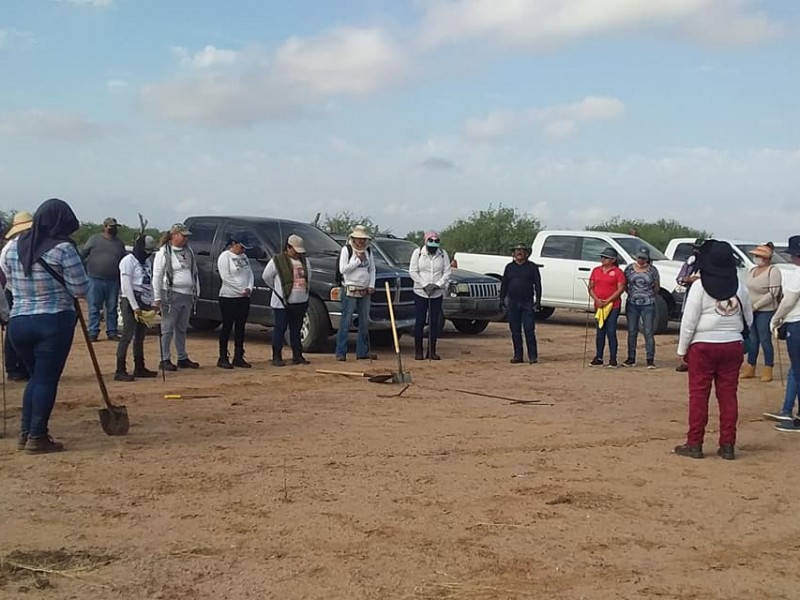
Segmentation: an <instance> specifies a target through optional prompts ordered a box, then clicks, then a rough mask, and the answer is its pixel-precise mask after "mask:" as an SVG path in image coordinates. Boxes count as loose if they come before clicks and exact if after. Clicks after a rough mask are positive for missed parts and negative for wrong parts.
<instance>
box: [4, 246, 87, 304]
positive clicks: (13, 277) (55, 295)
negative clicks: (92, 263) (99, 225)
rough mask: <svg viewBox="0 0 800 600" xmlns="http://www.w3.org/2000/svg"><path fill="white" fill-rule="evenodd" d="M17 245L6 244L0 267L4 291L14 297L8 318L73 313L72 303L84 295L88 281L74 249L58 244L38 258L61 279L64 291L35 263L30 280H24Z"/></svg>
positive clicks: (28, 278)
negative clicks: (5, 284) (68, 311)
mask: <svg viewBox="0 0 800 600" xmlns="http://www.w3.org/2000/svg"><path fill="white" fill-rule="evenodd" d="M17 241H18V240H16V239H15V240H12V241H11V242H9V248H8V250H7V251H6V253H5V255H4V257H3V264H2V269H3V272H5V274H6V277H7V278H8V284H7V287H8V289H9V290H11V294H12V295H13V297H14V305H13V306H12V307H11V318H12V319H13V318H14V317H20V316H24V315H40V314H53V313H59V312H64V311H67V310H75V306H74V299H75V298H81V297H83V296H85V295H86V289H87V286H88V281H89V280H88V278H87V277H86V270H85V269H84V268H83V263H82V262H81V257H80V255H79V254H78V251H77V250H76V249H75V246H74V245H72V244H70V243H69V242H61V243H60V244H58V245H56V246H54V247H53V248H51V249H50V250H48V251H47V252H45V253H44V255H43V256H42V258H43V259H44V261H45V262H46V263H47V264H48V265H50V266H51V267H52V268H53V270H54V271H55V272H56V273H58V274H59V275H61V276H62V277H63V278H64V281H65V282H66V284H67V288H66V289H65V288H64V286H63V285H61V284H60V283H59V282H58V281H56V279H55V278H54V277H53V276H52V275H50V273H48V272H47V271H45V270H44V268H43V267H42V266H41V265H40V264H38V263H37V262H35V263H33V268H32V269H31V275H30V277H28V276H26V275H25V272H24V271H23V270H22V262H21V261H20V259H19V250H18V248H17Z"/></svg>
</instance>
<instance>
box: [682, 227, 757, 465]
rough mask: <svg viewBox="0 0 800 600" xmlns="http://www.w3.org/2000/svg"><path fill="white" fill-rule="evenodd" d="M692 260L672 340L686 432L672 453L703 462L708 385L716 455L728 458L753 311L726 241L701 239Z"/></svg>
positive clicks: (736, 417)
mask: <svg viewBox="0 0 800 600" xmlns="http://www.w3.org/2000/svg"><path fill="white" fill-rule="evenodd" d="M697 260H698V264H699V269H700V281H699V283H695V284H694V285H693V286H692V287H691V288H689V293H688V294H687V297H686V303H685V305H684V312H683V318H682V319H681V335H680V340H679V341H678V356H679V357H680V359H681V361H683V362H684V363H686V364H688V366H689V431H688V433H687V435H686V443H685V444H683V445H681V446H677V447H676V448H675V454H678V455H680V456H688V457H690V458H703V438H704V436H705V430H706V425H707V424H708V398H709V396H710V394H711V384H712V382H713V383H714V387H715V391H716V395H717V402H718V403H719V449H718V450H717V454H718V455H719V456H721V457H722V458H724V459H726V460H733V459H734V458H735V453H734V446H735V444H736V423H737V420H738V418H739V403H738V399H737V397H736V393H737V390H738V385H739V368H740V367H741V366H742V360H743V357H744V344H743V340H744V336H743V333H744V332H747V331H748V330H749V327H750V325H751V324H752V322H753V307H752V304H751V303H750V297H749V296H748V295H747V289H746V288H745V287H744V286H743V285H741V284H740V283H739V279H738V277H737V272H736V259H735V258H734V256H733V251H732V250H731V247H730V246H729V245H728V244H727V243H726V242H719V241H717V240H706V242H705V243H704V244H703V246H702V247H701V248H700V254H699V256H698V259H697Z"/></svg>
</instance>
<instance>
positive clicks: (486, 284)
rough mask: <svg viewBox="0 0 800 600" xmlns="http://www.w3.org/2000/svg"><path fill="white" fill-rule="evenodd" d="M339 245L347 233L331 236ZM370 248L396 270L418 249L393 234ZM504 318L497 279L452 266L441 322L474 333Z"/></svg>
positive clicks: (380, 260)
mask: <svg viewBox="0 0 800 600" xmlns="http://www.w3.org/2000/svg"><path fill="white" fill-rule="evenodd" d="M332 237H333V239H335V240H336V241H337V242H339V243H340V244H344V243H345V242H346V241H347V236H344V235H336V234H335V235H333V236H332ZM372 247H373V248H374V249H375V250H376V251H377V252H376V253H375V255H376V259H377V263H378V264H381V263H384V264H386V265H388V266H390V267H393V268H396V269H406V270H407V269H408V266H409V264H410V263H411V254H412V253H413V252H414V250H415V249H416V248H417V245H416V244H415V243H414V242H411V241H409V240H403V239H400V238H396V237H388V236H387V237H376V238H375V239H373V240H372ZM502 317H503V313H502V312H501V311H500V281H499V280H498V279H496V278H494V277H490V276H488V275H483V274H481V273H473V272H472V271H465V270H464V269H453V270H452V273H451V275H450V285H449V286H448V288H447V289H446V290H445V295H444V301H443V302H442V314H441V316H440V317H439V318H440V319H441V325H444V321H445V320H449V321H451V322H452V323H453V326H454V327H455V328H456V330H457V331H459V332H461V333H469V334H477V333H480V332H482V331H483V330H484V329H486V327H487V326H488V325H489V321H492V320H499V319H501V318H502Z"/></svg>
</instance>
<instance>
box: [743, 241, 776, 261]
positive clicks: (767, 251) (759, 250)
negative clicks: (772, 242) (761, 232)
mask: <svg viewBox="0 0 800 600" xmlns="http://www.w3.org/2000/svg"><path fill="white" fill-rule="evenodd" d="M748 254H752V255H753V256H758V257H760V258H772V248H770V247H769V246H767V245H766V244H760V245H758V246H756V247H755V248H753V249H752V250H750V251H749V252H748Z"/></svg>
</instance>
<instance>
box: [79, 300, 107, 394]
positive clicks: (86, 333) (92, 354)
mask: <svg viewBox="0 0 800 600" xmlns="http://www.w3.org/2000/svg"><path fill="white" fill-rule="evenodd" d="M75 312H76V313H78V321H79V322H80V324H81V331H83V339H84V340H86V347H87V348H89V357H90V358H91V359H92V366H93V367H94V376H95V377H96V378H97V385H99V386H100V393H101V394H102V395H103V402H105V403H106V406H107V407H108V408H114V405H113V404H111V400H109V398H108V390H107V389H106V383H105V381H103V374H102V373H101V372H100V365H99V364H98V362H97V354H95V352H94V346H93V345H92V340H90V339H89V328H88V327H87V326H86V319H85V318H84V316H83V310H82V309H81V305H80V303H79V302H78V299H77V298H75Z"/></svg>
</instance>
